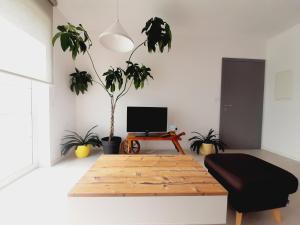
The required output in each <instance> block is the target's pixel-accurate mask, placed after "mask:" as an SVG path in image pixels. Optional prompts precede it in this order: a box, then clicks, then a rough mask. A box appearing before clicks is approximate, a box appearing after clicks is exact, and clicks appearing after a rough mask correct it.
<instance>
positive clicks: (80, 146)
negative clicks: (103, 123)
mask: <svg viewBox="0 0 300 225" xmlns="http://www.w3.org/2000/svg"><path fill="white" fill-rule="evenodd" d="M95 127H97V126H94V127H92V128H91V129H89V130H88V132H87V133H86V134H85V136H84V137H82V136H80V135H79V134H78V133H76V132H75V131H69V130H67V132H68V134H66V135H65V136H64V137H63V139H62V140H63V143H62V149H61V154H62V155H66V154H67V153H68V152H69V151H70V150H71V149H74V150H75V155H76V156H77V158H85V157H87V156H89V154H90V150H91V148H92V147H100V146H101V141H100V139H99V137H98V135H97V134H96V133H94V132H92V130H93V129H94V128H95Z"/></svg>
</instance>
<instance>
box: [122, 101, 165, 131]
mask: <svg viewBox="0 0 300 225" xmlns="http://www.w3.org/2000/svg"><path fill="white" fill-rule="evenodd" d="M167 123H168V108H166V107H127V132H145V133H148V132H166V131H167Z"/></svg>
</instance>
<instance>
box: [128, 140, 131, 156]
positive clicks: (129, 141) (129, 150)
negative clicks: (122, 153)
mask: <svg viewBox="0 0 300 225" xmlns="http://www.w3.org/2000/svg"><path fill="white" fill-rule="evenodd" d="M127 146H128V149H127V150H128V151H127V152H128V154H130V153H131V146H132V141H131V140H128V145H127Z"/></svg>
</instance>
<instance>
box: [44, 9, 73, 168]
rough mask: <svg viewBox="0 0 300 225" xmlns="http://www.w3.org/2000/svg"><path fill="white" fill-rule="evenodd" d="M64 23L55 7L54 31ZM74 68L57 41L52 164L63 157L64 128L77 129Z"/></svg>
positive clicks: (51, 93)
mask: <svg viewBox="0 0 300 225" xmlns="http://www.w3.org/2000/svg"><path fill="white" fill-rule="evenodd" d="M64 23H66V19H65V18H64V16H63V15H62V14H61V13H60V12H59V11H58V10H57V8H53V32H54V33H56V27H57V25H60V24H64ZM49 41H50V40H49ZM73 68H74V63H73V60H72V59H71V56H70V55H69V54H66V53H63V52H62V50H61V47H60V43H59V42H57V43H56V45H55V46H54V48H53V84H52V85H51V86H50V121H51V122H50V139H51V140H50V149H51V152H50V164H54V163H55V162H57V161H58V160H59V159H60V158H61V154H60V149H61V147H60V144H61V138H62V136H63V135H64V130H66V129H68V130H75V124H76V122H75V95H74V94H73V93H72V92H71V91H70V88H69V74H70V73H71V72H72V71H73Z"/></svg>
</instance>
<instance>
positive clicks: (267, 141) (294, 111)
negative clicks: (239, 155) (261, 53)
mask: <svg viewBox="0 0 300 225" xmlns="http://www.w3.org/2000/svg"><path fill="white" fill-rule="evenodd" d="M282 71H290V73H291V76H292V83H291V85H289V84H288V83H287V84H286V85H287V86H286V87H283V88H284V89H285V88H287V89H288V90H291V92H292V94H291V96H290V98H289V99H277V98H276V95H275V82H276V79H275V78H276V74H277V73H278V72H282ZM282 85H284V84H282ZM299 127H300V24H299V25H297V26H295V27H293V28H291V29H289V30H287V31H285V32H283V33H281V34H279V35H277V36H275V37H273V38H271V39H270V40H269V41H268V42H267V65H266V78H265V99H264V118H263V138H262V147H263V148H264V149H266V150H269V151H272V152H274V153H277V154H281V155H284V156H287V157H290V158H292V159H296V160H298V161H300V138H299V134H300V132H299Z"/></svg>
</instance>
